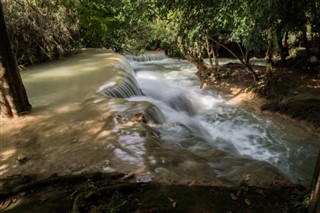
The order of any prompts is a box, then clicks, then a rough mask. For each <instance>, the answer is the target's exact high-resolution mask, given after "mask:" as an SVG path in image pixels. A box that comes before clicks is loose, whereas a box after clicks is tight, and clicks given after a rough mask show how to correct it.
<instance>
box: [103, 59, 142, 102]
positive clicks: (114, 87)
mask: <svg viewBox="0 0 320 213" xmlns="http://www.w3.org/2000/svg"><path fill="white" fill-rule="evenodd" d="M116 68H117V69H119V72H118V74H117V75H116V76H115V77H113V78H112V79H111V80H110V81H108V82H106V83H105V84H104V85H102V86H101V87H99V89H98V91H99V92H100V93H102V94H104V95H106V96H111V97H116V98H129V97H131V96H139V95H142V93H141V90H140V88H139V85H138V82H137V80H136V78H135V73H134V71H133V69H132V67H131V65H130V63H129V62H128V61H127V60H126V58H125V57H121V58H120V60H119V62H118V64H117V65H116Z"/></svg>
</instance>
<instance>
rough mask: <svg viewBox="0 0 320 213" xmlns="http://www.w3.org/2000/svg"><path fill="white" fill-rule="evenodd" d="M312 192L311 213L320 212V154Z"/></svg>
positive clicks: (319, 154)
mask: <svg viewBox="0 0 320 213" xmlns="http://www.w3.org/2000/svg"><path fill="white" fill-rule="evenodd" d="M311 187H312V191H311V199H310V204H309V213H319V212H320V152H319V153H318V158H317V163H316V167H315V170H314V175H313V179H312V186H311Z"/></svg>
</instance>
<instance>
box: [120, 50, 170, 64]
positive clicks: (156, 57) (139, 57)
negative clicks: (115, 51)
mask: <svg viewBox="0 0 320 213" xmlns="http://www.w3.org/2000/svg"><path fill="white" fill-rule="evenodd" d="M125 57H126V58H127V59H128V60H130V61H138V62H145V61H159V60H162V59H166V58H168V57H167V56H166V54H165V53H164V52H158V53H152V54H143V55H125Z"/></svg>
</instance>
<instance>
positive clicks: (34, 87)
mask: <svg viewBox="0 0 320 213" xmlns="http://www.w3.org/2000/svg"><path fill="white" fill-rule="evenodd" d="M128 58H129V61H130V64H129V62H128V61H127V60H125V59H124V58H123V57H122V56H120V55H117V54H114V53H112V52H111V51H107V50H103V49H88V50H84V51H83V52H82V53H81V54H77V55H74V56H73V57H70V58H66V59H63V60H59V61H55V62H52V63H48V64H44V65H40V66H35V67H32V68H31V69H30V70H28V72H25V73H23V76H22V77H23V80H24V83H25V85H26V89H27V92H28V94H29V97H30V100H31V103H32V105H33V109H34V113H32V115H31V116H30V117H26V118H25V119H22V120H21V121H20V120H19V125H18V123H17V125H14V126H12V125H13V124H10V125H9V124H8V125H3V126H2V127H3V128H2V131H4V132H6V134H2V139H1V140H2V143H1V146H2V152H1V156H2V158H1V159H0V160H1V162H2V163H3V166H2V167H3V168H2V170H0V174H2V175H6V176H10V175H14V174H29V173H30V174H33V173H39V174H42V175H49V176H50V175H52V174H53V173H57V174H59V175H65V174H73V173H81V172H93V171H106V172H112V171H118V172H123V173H126V174H134V175H135V177H136V179H137V180H138V181H148V180H150V179H155V180H160V181H161V180H164V181H176V182H182V183H193V182H197V183H204V184H214V185H238V184H239V182H241V181H246V182H248V184H251V185H262V186H263V185H268V184H276V183H279V181H280V183H281V178H282V179H289V180H291V181H292V182H294V183H300V184H303V185H305V186H307V187H309V186H310V181H311V178H312V175H313V170H314V166H315V161H316V158H317V153H318V149H319V138H317V137H316V136H313V135H312V134H310V133H309V132H307V131H305V130H303V129H302V128H301V127H299V126H297V125H295V124H293V123H292V122H288V121H284V120H282V119H278V118H276V117H271V116H270V115H268V116H266V115H260V114H256V113H255V112H251V111H248V110H245V109H243V108H240V107H239V106H236V105H234V104H231V103H230V102H228V100H226V99H224V97H223V95H221V94H219V92H217V91H214V90H201V89H200V86H199V85H200V82H199V79H198V78H197V77H196V75H195V72H196V68H195V66H193V65H192V64H190V63H189V62H187V61H184V60H177V59H171V58H166V57H165V56H164V55H159V54H158V55H146V56H143V57H132V56H131V57H129V56H128ZM228 61H229V60H223V62H224V63H227V62H228ZM80 62H81V63H80ZM132 68H133V69H132ZM133 70H134V71H135V74H134V72H133ZM105 81H107V82H105ZM104 82H105V84H103V83H104ZM119 82H120V84H119ZM121 82H122V83H125V84H122V83H121ZM126 85H131V86H130V87H126ZM137 85H138V86H139V88H140V89H139V88H138V87H137ZM109 89H110V90H109ZM97 90H98V91H99V92H101V93H103V94H104V95H107V97H106V96H102V95H101V94H99V93H96V91H97ZM110 96H112V97H110ZM115 97H122V98H115ZM143 114H144V115H145V116H146V119H144V118H143V119H142V117H141V116H142V115H143ZM132 117H133V118H135V119H136V121H135V119H133V120H132V119H131V118H132ZM139 117H140V118H139ZM139 119H140V120H139ZM31 123H32V125H30V124H31ZM9 127H10V128H9ZM22 127H23V128H22ZM21 128H22V129H23V131H21ZM22 144H25V145H24V146H22ZM19 153H26V154H27V155H28V157H29V158H30V161H28V162H27V163H26V164H23V165H20V166H17V165H16V164H15V161H16V160H15V159H16V158H17V155H19ZM283 177H284V178H283ZM282 183H283V182H282ZM284 183H286V181H284Z"/></svg>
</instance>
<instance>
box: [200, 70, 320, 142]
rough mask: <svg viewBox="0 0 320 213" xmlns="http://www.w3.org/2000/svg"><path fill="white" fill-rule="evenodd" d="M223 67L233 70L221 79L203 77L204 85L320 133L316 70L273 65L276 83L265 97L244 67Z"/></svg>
mask: <svg viewBox="0 0 320 213" xmlns="http://www.w3.org/2000/svg"><path fill="white" fill-rule="evenodd" d="M224 69H227V70H228V71H229V72H232V74H229V75H228V76H226V77H224V78H222V79H219V80H217V79H216V78H212V76H207V77H206V78H204V79H202V87H203V88H205V89H215V90H218V91H220V92H221V93H222V94H223V95H224V97H226V98H227V99H228V100H229V101H230V103H233V104H236V105H239V106H242V107H245V108H247V109H249V110H254V111H256V112H257V113H260V114H269V115H275V116H278V117H281V118H283V119H286V120H289V121H292V122H294V123H297V124H298V125H301V127H302V128H305V129H306V130H307V131H310V132H311V133H313V134H316V135H318V136H319V137H320V107H319V106H320V77H319V75H318V73H317V72H310V71H306V70H299V69H282V68H274V69H273V75H274V79H275V81H276V83H274V87H273V88H271V94H269V96H268V97H266V96H261V95H259V94H257V93H256V92H253V91H252V90H250V89H248V88H249V87H250V85H251V79H252V78H251V76H250V74H247V73H246V71H245V69H244V68H243V67H241V66H240V65H239V66H235V65H234V64H232V65H225V66H224ZM254 69H255V70H256V71H257V72H260V73H262V72H264V67H259V66H255V67H254ZM230 70H232V71H230Z"/></svg>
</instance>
